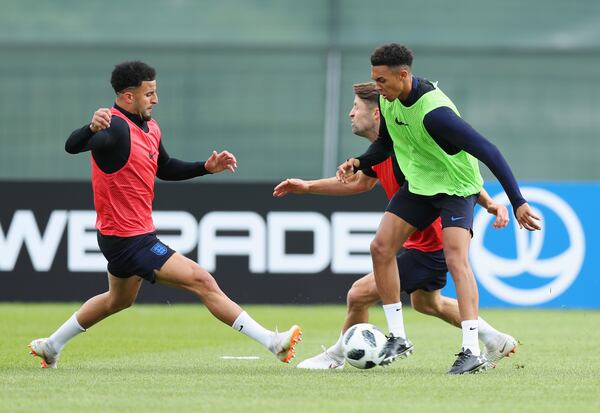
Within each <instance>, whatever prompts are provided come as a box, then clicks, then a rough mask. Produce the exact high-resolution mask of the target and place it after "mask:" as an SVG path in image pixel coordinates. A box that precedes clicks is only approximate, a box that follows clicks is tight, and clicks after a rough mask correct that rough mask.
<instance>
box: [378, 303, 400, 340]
mask: <svg viewBox="0 0 600 413" xmlns="http://www.w3.org/2000/svg"><path fill="white" fill-rule="evenodd" d="M383 312H384V313H385V318H386V319H387V323H388V330H389V331H390V333H391V334H393V335H394V337H401V338H406V332H405V331H404V317H402V303H401V302H397V303H395V304H384V305H383Z"/></svg>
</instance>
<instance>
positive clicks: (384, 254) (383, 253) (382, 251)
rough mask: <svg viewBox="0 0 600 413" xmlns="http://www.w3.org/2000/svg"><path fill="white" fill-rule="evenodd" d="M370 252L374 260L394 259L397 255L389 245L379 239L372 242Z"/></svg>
mask: <svg viewBox="0 0 600 413" xmlns="http://www.w3.org/2000/svg"><path fill="white" fill-rule="evenodd" d="M370 250H371V256H372V257H373V259H389V258H391V259H393V258H394V257H395V255H396V254H395V252H394V251H393V250H392V248H390V246H389V244H388V243H385V242H382V241H381V240H380V239H379V238H377V237H375V239H373V241H371V245H370Z"/></svg>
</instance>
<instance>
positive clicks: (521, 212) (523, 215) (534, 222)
mask: <svg viewBox="0 0 600 413" xmlns="http://www.w3.org/2000/svg"><path fill="white" fill-rule="evenodd" d="M515 216H516V217H517V222H518V223H519V228H525V229H528V230H529V231H535V230H540V229H542V226H541V225H540V217H538V216H537V215H535V214H534V213H533V211H532V210H531V208H530V207H529V204H528V203H527V202H525V203H524V204H522V205H521V206H520V207H518V208H517V210H516V211H515Z"/></svg>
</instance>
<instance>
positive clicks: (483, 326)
mask: <svg viewBox="0 0 600 413" xmlns="http://www.w3.org/2000/svg"><path fill="white" fill-rule="evenodd" d="M478 321H479V339H480V340H481V341H483V344H488V343H490V342H491V341H492V340H493V339H494V338H496V337H498V336H499V335H500V334H502V333H500V332H499V331H498V330H496V329H495V328H494V327H492V326H491V325H489V324H488V323H487V322H486V321H485V320H484V319H483V318H481V317H479V318H478Z"/></svg>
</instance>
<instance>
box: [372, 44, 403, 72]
mask: <svg viewBox="0 0 600 413" xmlns="http://www.w3.org/2000/svg"><path fill="white" fill-rule="evenodd" d="M412 61H413V54H412V51H411V50H410V49H409V48H408V47H406V46H403V45H401V44H398V43H390V44H384V45H383V46H379V47H378V48H377V49H375V50H374V51H373V53H372V54H371V66H389V67H399V66H408V67H411V66H412Z"/></svg>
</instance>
